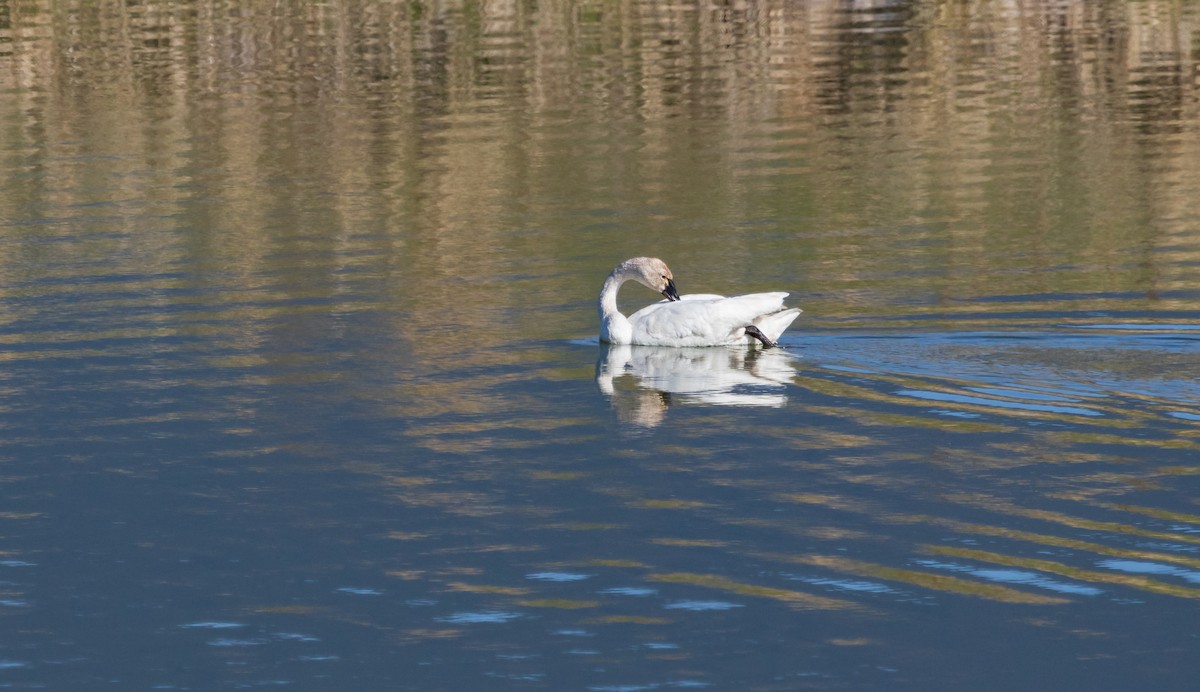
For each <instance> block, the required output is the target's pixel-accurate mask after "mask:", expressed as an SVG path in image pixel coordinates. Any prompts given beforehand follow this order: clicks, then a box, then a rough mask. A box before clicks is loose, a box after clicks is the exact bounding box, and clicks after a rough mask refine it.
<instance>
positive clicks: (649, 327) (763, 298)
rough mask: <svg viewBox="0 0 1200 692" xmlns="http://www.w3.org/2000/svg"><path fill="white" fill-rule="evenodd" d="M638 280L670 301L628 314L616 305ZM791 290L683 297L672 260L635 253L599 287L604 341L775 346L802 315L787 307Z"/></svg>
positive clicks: (637, 344) (654, 344) (616, 268)
mask: <svg viewBox="0 0 1200 692" xmlns="http://www.w3.org/2000/svg"><path fill="white" fill-rule="evenodd" d="M630 280H633V281H637V282H638V283H640V284H642V285H643V286H646V287H647V288H649V289H650V290H652V291H655V292H657V293H661V294H662V295H663V298H664V299H665V300H661V301H659V302H657V303H651V304H650V305H647V306H646V307H644V308H642V309H641V310H638V311H637V312H635V313H633V314H632V315H630V316H629V317H625V316H624V315H622V314H621V311H620V310H618V309H617V291H619V290H620V288H621V284H623V283H625V282H626V281H630ZM787 296H788V293H787V292H786V291H779V292H775V293H750V294H747V295H744V296H733V297H731V298H726V297H724V296H718V295H713V294H710V293H697V294H692V295H685V296H681V295H679V292H678V291H677V290H676V288H675V280H674V278H673V277H672V275H671V270H670V269H669V268H668V267H667V263H666V262H663V261H662V260H660V259H658V258H657V257H634V258H633V259H628V260H625V261H624V262H622V263H620V264H618V265H617V266H616V267H615V268H614V269H613V270H612V273H611V274H609V275H608V278H607V279H605V280H604V286H603V287H602V288H601V289H600V301H599V306H598V307H599V310H600V340H601V341H604V342H607V343H610V344H617V345H621V346H624V345H636V346H678V347H691V346H728V345H734V344H746V343H750V344H753V343H754V341H758V342H760V343H761V344H762V345H763V347H764V348H770V347H772V346H775V345H776V341H777V340H778V339H779V336H780V335H781V334H783V330H785V329H787V328H788V325H790V324H791V323H792V320H794V319H796V316H797V315H799V314H800V312H801V310H800V308H785V307H784V305H783V299H784V298H787Z"/></svg>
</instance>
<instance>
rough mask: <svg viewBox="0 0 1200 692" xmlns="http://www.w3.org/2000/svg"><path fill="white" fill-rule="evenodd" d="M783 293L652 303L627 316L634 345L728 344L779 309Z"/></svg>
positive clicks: (687, 298)
mask: <svg viewBox="0 0 1200 692" xmlns="http://www.w3.org/2000/svg"><path fill="white" fill-rule="evenodd" d="M787 296H788V294H787V293H786V292H782V291H780V292H775V293H752V294H748V295H744V296H733V297H731V298H717V297H715V296H714V297H712V298H707V297H706V298H700V297H694V298H689V297H688V296H683V299H682V300H680V301H676V302H671V303H654V304H652V305H648V306H646V307H645V308H643V309H641V310H639V311H637V312H636V313H634V314H633V315H632V316H630V318H629V321H630V323H631V324H632V325H633V329H634V333H635V342H636V343H643V344H647V345H664V346H713V345H717V344H722V343H728V342H729V341H730V340H731V339H732V338H734V333H735V332H736V331H737V330H738V329H740V328H742V327H745V326H746V325H749V324H753V323H754V320H755V319H756V318H758V317H760V316H761V315H764V314H767V313H773V312H778V311H779V309H780V308H781V307H783V300H784V298H786V297H787Z"/></svg>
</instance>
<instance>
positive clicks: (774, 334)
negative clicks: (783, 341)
mask: <svg viewBox="0 0 1200 692" xmlns="http://www.w3.org/2000/svg"><path fill="white" fill-rule="evenodd" d="M802 312H804V311H803V310H801V309H800V308H788V309H787V310H779V311H777V312H772V313H768V314H766V315H759V316H758V317H756V318H754V325H755V326H756V327H758V328H759V330H760V331H761V332H762V333H763V334H764V335H766V337H767V338H768V339H770V340H771V341H779V337H780V336H783V332H784V330H786V329H787V328H788V326H790V325H791V324H792V322H793V321H794V320H795V319H796V317H797V316H799V315H800V313H802Z"/></svg>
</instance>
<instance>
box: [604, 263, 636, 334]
mask: <svg viewBox="0 0 1200 692" xmlns="http://www.w3.org/2000/svg"><path fill="white" fill-rule="evenodd" d="M628 278H629V277H628V276H626V275H625V274H623V273H622V272H621V271H620V269H619V268H618V269H614V270H613V273H611V274H609V275H608V278H607V279H605V280H604V286H603V287H601V289H600V301H599V302H598V303H597V308H598V309H599V311H600V340H601V341H605V342H608V343H612V344H627V343H630V341H631V340H632V338H633V326H632V325H630V324H629V320H628V319H626V317H625V316H624V315H622V314H621V311H620V310H618V309H617V291H618V290H620V288H621V284H623V283H625V281H626V279H628Z"/></svg>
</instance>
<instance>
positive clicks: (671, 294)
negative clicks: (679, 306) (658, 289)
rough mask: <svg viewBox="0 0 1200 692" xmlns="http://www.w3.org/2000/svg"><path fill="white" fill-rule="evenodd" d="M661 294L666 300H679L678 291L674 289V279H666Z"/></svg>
mask: <svg viewBox="0 0 1200 692" xmlns="http://www.w3.org/2000/svg"><path fill="white" fill-rule="evenodd" d="M662 294H663V297H664V298H666V299H667V300H679V291H676V290H675V280H674V279H667V287H666V288H664V289H663V291H662Z"/></svg>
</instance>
